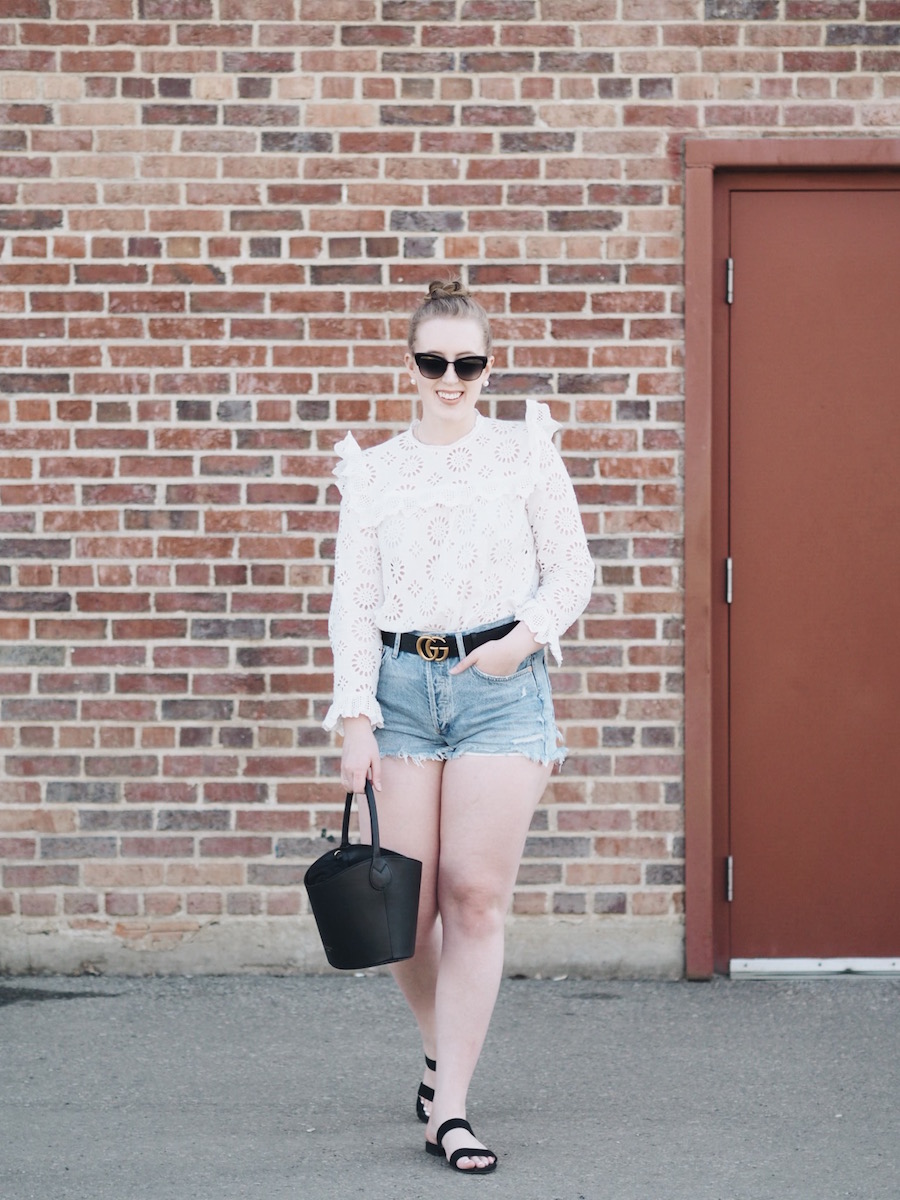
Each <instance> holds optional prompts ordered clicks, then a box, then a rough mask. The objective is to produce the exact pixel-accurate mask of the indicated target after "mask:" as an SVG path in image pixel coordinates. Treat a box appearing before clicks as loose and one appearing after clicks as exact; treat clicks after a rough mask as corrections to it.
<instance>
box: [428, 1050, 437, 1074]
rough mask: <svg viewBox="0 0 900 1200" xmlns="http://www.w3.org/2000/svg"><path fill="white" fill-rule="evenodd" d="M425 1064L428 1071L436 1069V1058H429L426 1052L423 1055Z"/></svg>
mask: <svg viewBox="0 0 900 1200" xmlns="http://www.w3.org/2000/svg"><path fill="white" fill-rule="evenodd" d="M425 1066H426V1067H427V1068H428V1070H429V1071H436V1070H437V1062H436V1060H435V1059H433V1058H429V1057H428V1055H427V1054H426V1055H425Z"/></svg>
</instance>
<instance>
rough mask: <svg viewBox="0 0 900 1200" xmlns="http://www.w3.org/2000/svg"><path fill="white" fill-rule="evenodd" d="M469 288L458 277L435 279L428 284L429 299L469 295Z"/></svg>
mask: <svg viewBox="0 0 900 1200" xmlns="http://www.w3.org/2000/svg"><path fill="white" fill-rule="evenodd" d="M468 295H469V289H468V288H467V287H466V286H465V285H464V284H463V283H461V282H460V281H459V280H458V279H449V280H448V279H433V280H432V281H431V283H429V285H428V299H429V300H443V299H445V298H449V297H451V296H468Z"/></svg>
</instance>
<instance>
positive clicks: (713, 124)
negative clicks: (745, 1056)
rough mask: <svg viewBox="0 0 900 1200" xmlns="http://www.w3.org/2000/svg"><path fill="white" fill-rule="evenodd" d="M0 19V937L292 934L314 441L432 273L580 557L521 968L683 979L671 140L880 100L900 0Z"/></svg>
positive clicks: (364, 432) (313, 558) (221, 1)
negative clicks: (471, 304)
mask: <svg viewBox="0 0 900 1200" xmlns="http://www.w3.org/2000/svg"><path fill="white" fill-rule="evenodd" d="M0 14H2V15H3V16H4V17H5V18H6V19H5V20H3V21H2V22H0V121H2V127H0V242H2V255H0V281H2V292H0V422H2V426H0V447H2V451H3V453H2V459H0V501H2V513H0V639H2V642H0V712H2V723H0V758H2V776H0V858H2V862H3V867H2V891H0V969H4V968H5V969H11V970H22V969H29V968H31V969H39V968H58V969H66V970H75V969H78V968H79V967H80V966H82V965H83V964H85V963H88V964H92V965H93V967H94V968H96V969H118V970H135V971H145V970H151V971H152V970H158V969H162V970H176V969H189V970H202V969H211V970H213V969H236V968H244V967H252V966H274V965H288V966H297V965H299V966H301V967H305V966H311V965H312V966H315V965H316V963H317V962H318V961H319V960H318V959H317V958H316V954H315V938H314V936H313V934H312V933H311V931H310V928H309V918H308V917H306V916H305V913H306V906H305V897H304V893H303V890H302V877H303V872H304V870H305V867H306V865H307V864H308V863H309V861H310V859H311V858H312V857H314V856H315V855H317V854H318V853H320V852H321V851H322V849H323V847H324V845H325V843H324V842H323V841H322V839H321V833H322V831H323V830H327V831H329V832H331V833H333V832H334V830H335V828H336V826H337V824H338V821H339V811H338V810H339V806H340V803H341V801H342V796H341V795H340V794H339V788H338V786H337V785H336V783H335V782H334V779H335V776H336V772H337V752H336V749H335V746H334V745H333V744H332V743H331V741H330V740H329V739H328V738H327V737H326V736H325V735H324V734H323V732H322V730H321V719H322V716H323V714H324V710H325V708H326V707H327V702H328V697H329V691H330V676H329V668H330V656H329V650H328V645H327V629H326V624H327V610H328V603H329V579H330V560H331V555H332V549H333V540H334V533H335V528H336V521H337V503H338V495H337V492H336V490H335V488H334V486H333V484H332V482H331V478H330V471H331V468H332V466H333V461H334V460H333V456H332V450H333V446H334V443H335V441H336V440H338V439H339V438H340V437H341V436H342V435H343V433H344V432H345V431H346V430H347V429H348V428H351V429H352V430H353V431H354V433H355V434H356V435H357V436H358V437H359V438H360V440H361V441H363V442H365V443H367V444H371V443H374V442H377V441H380V440H382V439H383V438H384V437H386V436H388V435H389V434H390V433H391V432H393V431H396V430H399V429H401V428H403V427H404V426H405V425H406V424H407V423H408V422H409V420H410V418H411V414H412V405H411V398H410V389H409V386H408V383H407V381H406V378H405V373H404V371H403V370H402V369H401V353H402V343H403V339H404V331H405V320H406V314H407V313H408V312H409V310H410V309H411V308H412V307H413V305H414V304H415V302H416V300H417V298H418V296H419V295H420V293H421V291H422V288H423V285H424V284H425V283H426V282H427V281H428V280H429V279H431V278H433V277H435V276H442V275H445V274H447V273H448V272H451V271H452V272H455V273H459V274H460V275H461V276H462V277H463V278H464V279H465V280H466V281H467V282H468V283H469V284H470V285H471V286H472V287H473V288H474V289H475V290H476V291H477V293H478V294H479V296H480V297H481V299H482V300H483V302H484V303H485V305H486V307H487V308H488V309H489V310H490V311H491V313H492V314H493V321H494V328H495V333H496V338H497V343H498V346H497V354H498V365H499V370H498V371H497V372H496V373H495V375H494V377H493V380H492V384H493V386H492V394H491V399H490V401H489V405H488V407H489V411H490V412H491V414H492V415H496V416H499V417H517V416H519V415H520V414H521V412H522V406H523V398H524V397H525V396H526V395H532V396H537V397H540V398H544V399H547V400H548V401H549V402H550V404H551V407H552V409H553V412H554V415H555V416H556V417H557V419H558V420H560V421H561V422H562V423H563V425H564V427H565V428H564V432H563V433H562V435H561V449H562V451H563V454H564V456H565V458H566V461H567V463H568V466H569V469H570V471H571V474H572V476H573V478H574V480H575V483H576V488H577V491H578V494H579V498H580V500H581V503H582V505H583V514H584V523H585V527H586V529H587V532H588V536H589V538H590V541H591V546H592V550H593V553H594V556H595V558H596V561H597V587H596V590H595V595H594V598H593V601H592V604H591V606H590V608H589V610H588V612H587V613H586V614H585V616H584V617H583V619H582V620H581V621H579V623H578V625H577V627H576V628H575V629H574V630H573V631H572V634H571V635H570V637H569V638H568V639H567V642H566V646H565V651H566V660H565V664H564V666H563V667H562V669H560V670H557V671H555V672H554V686H555V691H556V696H557V702H558V715H559V717H560V718H561V723H562V724H563V725H564V727H565V729H566V733H567V738H568V742H569V746H570V748H571V757H570V759H569V761H568V763H567V764H566V767H565V769H564V771H563V773H562V775H561V776H559V777H557V778H556V780H555V782H554V783H553V784H552V786H551V788H550V789H549V791H548V793H547V797H546V803H545V804H544V805H543V806H542V807H541V808H540V809H539V811H538V813H537V816H536V818H535V822H534V829H533V836H532V838H531V840H530V842H529V845H528V848H527V852H526V858H525V861H524V863H523V866H522V870H521V875H520V880H519V886H518V888H517V890H516V895H515V901H514V914H515V915H514V917H513V919H512V921H511V931H510V933H511V937H510V963H511V966H512V967H514V968H515V967H518V968H520V969H528V970H539V969H540V970H543V969H547V970H552V969H560V968H570V969H583V970H596V971H617V970H621V971H626V972H627V971H631V972H634V971H639V972H643V973H673V972H678V971H679V970H680V962H681V957H680V956H681V923H680V922H681V910H682V907H683V893H682V882H683V881H682V861H683V839H682V828H683V822H682V789H681V774H682V758H681V754H682V695H683V688H682V676H681V661H682V642H681V635H682V628H681V575H680V571H681V566H680V564H681V543H680V540H679V535H680V530H681V521H682V512H681V469H682V468H681V457H680V447H681V442H682V420H683V405H682V373H681V368H682V357H683V340H682V316H681V314H682V306H683V292H682V257H683V243H682V223H683V221H682V218H683V196H682V146H683V141H684V138H685V137H686V136H698V137H702V136H718V137H722V136H749V137H757V136H760V135H763V136H773V135H780V136H790V135H791V134H801V133H802V134H803V135H804V136H809V135H810V134H811V133H812V134H817V133H818V134H822V135H830V136H834V135H840V134H850V133H852V134H853V135H855V136H857V137H859V136H860V135H871V136H882V135H885V134H888V133H890V134H895V133H896V131H897V129H898V127H900V50H898V49H897V46H898V43H900V2H898V0H867V2H865V0H706V3H705V6H704V4H703V2H702V0H700V2H697V0H463V2H456V0H404V2H399V0H380V2H376V0H327V2H326V0H4V3H3V4H2V6H0Z"/></svg>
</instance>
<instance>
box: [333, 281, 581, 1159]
mask: <svg viewBox="0 0 900 1200" xmlns="http://www.w3.org/2000/svg"><path fill="white" fill-rule="evenodd" d="M405 363H406V369H407V371H408V373H409V378H410V381H411V382H412V383H413V385H414V386H415V387H416V389H417V391H418V395H419V400H420V402H421V417H420V419H419V420H418V421H417V422H416V423H415V424H414V425H413V426H412V428H411V429H409V430H407V431H406V432H405V433H402V434H400V435H399V436H398V437H395V438H392V439H391V440H390V441H388V442H385V443H383V444H382V445H380V446H376V447H374V448H373V449H370V450H367V451H365V452H363V451H361V450H360V449H359V447H358V446H357V444H356V442H355V441H354V440H353V437H352V435H348V436H347V438H345V440H344V441H343V442H342V443H341V444H340V445H339V446H338V447H337V451H338V453H339V454H340V456H341V458H342V462H341V464H340V465H339V467H338V469H337V471H336V472H335V474H336V475H337V476H338V479H339V482H340V487H341V492H342V503H341V519H340V529H339V533H338V539H337V549H336V566H335V584H334V597H333V601H332V608H331V619H330V634H331V641H332V647H333V651H334V661H335V697H334V703H333V705H332V706H331V709H330V711H329V713H328V716H327V718H326V721H325V727H326V728H327V729H331V728H335V727H340V729H341V731H342V732H343V750H342V756H341V782H342V783H343V785H344V786H345V787H346V788H347V789H348V790H352V791H354V792H361V791H363V790H364V787H365V780H366V778H367V777H368V778H369V779H371V781H372V784H373V786H374V788H375V790H376V792H377V793H378V814H379V823H380V826H381V834H382V839H383V841H384V843H385V844H386V845H389V846H390V847H391V848H392V849H393V850H399V851H401V852H402V853H404V854H408V855H411V856H412V857H414V858H418V859H420V860H421V861H422V864H423V871H422V889H421V898H420V906H419V909H420V911H419V927H418V934H417V943H416V953H415V956H414V957H413V958H411V959H408V960H406V961H405V962H401V963H396V964H394V966H393V967H392V968H391V969H392V971H393V974H394V977H395V978H396V980H397V982H398V984H399V985H400V988H401V989H402V991H403V993H404V995H405V997H406V999H407V1002H408V1003H409V1006H410V1008H411V1009H412V1011H413V1013H414V1015H415V1017H416V1020H417V1022H418V1025H419V1029H420V1031H421V1035H422V1041H423V1045H424V1049H425V1059H426V1067H427V1071H426V1075H425V1078H424V1080H423V1083H422V1086H421V1088H420V1090H419V1095H418V1097H417V1112H418V1114H419V1116H420V1119H422V1120H424V1121H426V1122H427V1128H426V1130H425V1139H426V1140H425V1149H426V1150H427V1151H428V1152H429V1153H430V1154H434V1155H444V1156H445V1157H446V1159H447V1161H448V1162H449V1163H450V1165H451V1166H453V1167H454V1168H455V1169H456V1170H458V1171H468V1172H472V1173H477V1174H484V1173H486V1172H488V1171H492V1170H494V1168H495V1167H496V1165H497V1156H496V1155H495V1154H494V1153H493V1152H492V1151H490V1150H488V1149H487V1148H486V1147H485V1146H484V1144H483V1143H481V1142H479V1141H478V1139H477V1138H475V1137H474V1135H473V1133H472V1131H471V1127H470V1126H469V1125H468V1123H467V1122H466V1120H465V1114H466V1095H467V1092H468V1088H469V1082H470V1080H471V1078H472V1074H473V1072H474V1070H475V1066H476V1063H477V1061H478V1056H479V1054H480V1052H481V1047H482V1044H483V1042H484V1038H485V1035H486V1033H487V1028H488V1024H489V1022H490V1018H491V1014H492V1012H493V1008H494V1003H495V1001H496V997H497V992H498V989H499V985H500V978H501V972H502V968H503V933H504V920H505V915H506V912H507V909H508V907H509V903H510V900H511V897H512V892H513V887H514V884H515V880H516V874H517V871H518V866H519V860H520V858H521V855H522V850H523V848H524V844H525V838H526V835H527V833H528V828H529V825H530V823H531V818H532V814H533V812H534V809H535V806H536V805H537V803H538V801H539V799H540V797H541V795H542V793H543V791H544V788H545V787H546V785H547V781H548V779H549V777H550V773H551V771H552V769H553V766H554V764H556V763H558V762H561V761H562V759H563V757H564V750H563V749H562V748H561V746H560V745H559V739H558V731H557V729H556V725H555V721H554V719H553V707H552V699H551V696H550V685H549V680H548V676H547V667H546V663H545V657H544V656H545V648H546V647H548V646H549V648H550V650H551V651H552V653H553V654H554V656H555V658H556V659H557V661H559V658H560V652H559V637H560V634H562V633H563V632H564V631H565V630H566V629H567V628H568V627H569V626H570V625H571V624H572V622H573V621H574V620H575V618H576V617H577V616H578V615H579V614H580V613H581V612H582V611H583V609H584V607H585V605H586V604H587V601H588V598H589V596H590V591H591V585H592V582H593V577H594V571H593V565H592V563H591V559H590V555H589V553H588V549H587V543H586V540H585V536H584V530H583V527H582V524H581V520H580V517H579V514H578V508H577V504H576V501H575V496H574V493H573V490H572V485H571V482H570V481H569V478H568V475H567V474H566V471H565V467H564V466H563V463H562V460H561V459H560V457H559V454H558V453H557V451H556V449H555V448H554V446H553V444H552V441H551V437H552V434H553V432H554V430H555V428H556V426H555V423H554V422H553V421H552V420H551V418H550V414H549V410H548V409H547V408H546V406H544V405H538V404H536V403H534V402H533V401H528V406H527V416H526V420H525V422H524V423H513V422H506V421H495V420H489V419H487V418H485V417H483V416H481V414H480V413H478V412H477V411H476V407H475V405H476V402H477V400H478V398H479V396H480V394H481V390H482V388H484V387H487V386H488V380H489V378H490V373H491V368H492V367H493V363H494V358H493V355H492V354H491V332H490V325H489V322H488V318H487V314H486V313H485V311H484V309H482V307H481V306H480V305H479V304H478V303H477V302H476V301H475V300H474V299H473V298H472V297H471V296H470V295H469V294H468V292H467V291H466V290H465V288H463V286H462V285H461V284H460V283H458V282H454V283H451V284H444V283H439V282H438V283H433V284H431V287H430V289H429V294H428V296H427V297H426V299H425V300H424V301H423V302H422V303H421V304H420V305H419V307H418V309H417V310H416V312H415V313H414V314H413V316H412V319H411V321H410V326H409V350H408V353H407V354H406V356H405ZM435 1061H436V1062H437V1067H438V1069H437V1070H435Z"/></svg>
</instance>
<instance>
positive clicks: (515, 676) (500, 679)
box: [469, 651, 540, 683]
mask: <svg viewBox="0 0 900 1200" xmlns="http://www.w3.org/2000/svg"><path fill="white" fill-rule="evenodd" d="M538 653H540V651H538ZM533 660H534V655H533V654H531V655H529V656H528V658H526V659H524V660H523V661H522V662H520V663H519V665H518V666H517V667H516V669H515V671H513V673H512V675H488V674H487V672H486V671H479V669H478V667H477V666H472V667H469V670H470V671H471V672H472V674H473V675H475V676H477V677H478V678H479V679H483V680H484V681H485V683H512V682H515V681H516V680H521V679H524V678H525V676H526V675H533V674H534V661H533Z"/></svg>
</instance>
